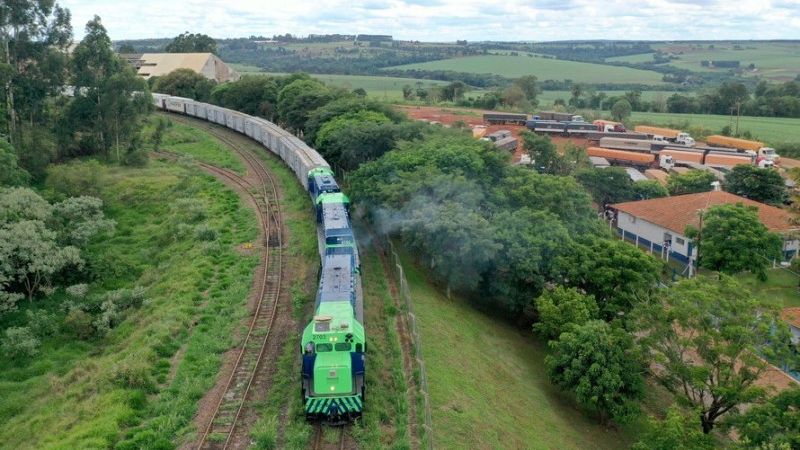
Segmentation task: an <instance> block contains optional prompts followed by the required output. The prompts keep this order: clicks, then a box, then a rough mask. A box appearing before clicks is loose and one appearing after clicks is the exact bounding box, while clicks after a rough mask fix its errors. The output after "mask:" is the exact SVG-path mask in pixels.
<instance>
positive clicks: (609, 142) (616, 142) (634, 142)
mask: <svg viewBox="0 0 800 450" xmlns="http://www.w3.org/2000/svg"><path fill="white" fill-rule="evenodd" d="M600 147H604V148H613V149H616V150H635V151H640V152H649V151H651V150H652V147H653V146H652V144H651V142H650V141H649V140H642V139H628V138H612V137H604V138H600Z"/></svg>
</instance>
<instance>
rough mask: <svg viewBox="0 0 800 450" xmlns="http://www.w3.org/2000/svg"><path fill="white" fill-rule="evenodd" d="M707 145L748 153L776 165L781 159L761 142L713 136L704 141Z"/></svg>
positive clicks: (773, 150)
mask: <svg viewBox="0 0 800 450" xmlns="http://www.w3.org/2000/svg"><path fill="white" fill-rule="evenodd" d="M706 143H707V144H708V145H712V146H717V147H725V148H732V149H735V150H738V151H742V152H750V153H752V154H753V155H755V156H756V157H757V158H763V159H766V160H768V161H772V162H773V164H777V163H778V162H779V161H780V159H781V157H780V155H778V154H777V153H776V152H775V149H774V148H772V147H765V146H764V143H763V142H759V141H750V140H747V139H739V138H733V137H729V136H720V135H714V136H709V137H708V138H707V139H706Z"/></svg>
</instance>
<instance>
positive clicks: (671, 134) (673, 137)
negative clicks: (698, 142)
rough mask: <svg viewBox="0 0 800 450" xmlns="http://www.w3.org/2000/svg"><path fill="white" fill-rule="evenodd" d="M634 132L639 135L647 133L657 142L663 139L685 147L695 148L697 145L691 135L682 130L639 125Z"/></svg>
mask: <svg viewBox="0 0 800 450" xmlns="http://www.w3.org/2000/svg"><path fill="white" fill-rule="evenodd" d="M634 131H636V132H638V133H645V134H647V135H648V136H650V137H651V138H653V139H655V140H662V139H663V140H665V141H669V142H674V143H676V144H681V145H685V146H687V147H694V145H695V141H694V139H693V138H692V137H691V136H690V135H689V133H684V132H683V131H681V130H673V129H672V128H660V127H650V126H645V125H637V126H636V127H634ZM659 138H660V139H659Z"/></svg>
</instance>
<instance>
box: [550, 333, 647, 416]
mask: <svg viewBox="0 0 800 450" xmlns="http://www.w3.org/2000/svg"><path fill="white" fill-rule="evenodd" d="M550 348H551V349H552V352H553V353H552V355H549V356H547V358H545V363H546V364H547V369H548V375H549V376H550V381H551V382H552V383H553V384H555V385H556V386H558V387H559V388H561V389H564V390H569V391H572V392H574V393H575V397H576V399H577V400H578V403H580V404H581V405H583V406H585V407H588V408H592V409H594V410H596V411H597V412H598V413H599V414H600V418H601V420H602V421H603V422H605V421H606V419H607V418H608V417H609V416H610V417H612V418H613V419H614V420H616V421H619V422H624V421H626V420H627V419H629V418H630V417H631V415H632V414H633V413H634V412H635V411H636V410H637V406H636V404H635V401H637V400H639V399H641V398H642V397H643V395H644V379H643V376H642V375H643V373H644V365H643V364H642V360H641V357H640V355H639V354H638V352H637V350H636V348H635V346H634V342H633V338H632V337H631V336H630V335H629V334H628V333H627V332H625V330H622V329H621V328H618V327H612V326H611V325H609V324H608V323H606V322H603V321H602V320H590V321H588V322H586V323H585V324H583V325H579V326H575V327H573V328H572V329H570V330H569V331H565V332H564V333H562V334H561V336H559V338H558V340H557V341H551V342H550Z"/></svg>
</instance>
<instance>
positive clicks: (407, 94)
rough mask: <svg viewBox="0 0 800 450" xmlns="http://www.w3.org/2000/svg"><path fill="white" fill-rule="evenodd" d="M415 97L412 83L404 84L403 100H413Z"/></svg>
mask: <svg viewBox="0 0 800 450" xmlns="http://www.w3.org/2000/svg"><path fill="white" fill-rule="evenodd" d="M413 98H414V89H412V88H411V86H410V85H408V84H406V85H405V86H403V100H411V99H413Z"/></svg>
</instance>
